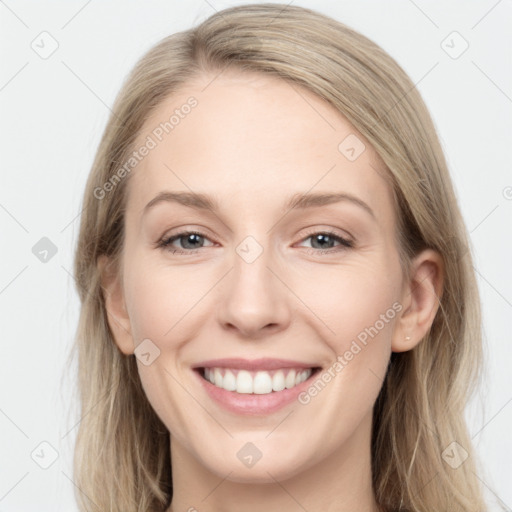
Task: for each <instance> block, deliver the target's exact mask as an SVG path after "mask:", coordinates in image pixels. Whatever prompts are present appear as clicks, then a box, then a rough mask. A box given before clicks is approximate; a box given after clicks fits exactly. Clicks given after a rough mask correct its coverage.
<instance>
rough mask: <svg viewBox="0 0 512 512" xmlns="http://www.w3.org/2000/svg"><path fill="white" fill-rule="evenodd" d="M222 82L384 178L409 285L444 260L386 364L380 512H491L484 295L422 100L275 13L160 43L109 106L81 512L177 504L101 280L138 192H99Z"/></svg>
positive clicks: (92, 276) (83, 403)
mask: <svg viewBox="0 0 512 512" xmlns="http://www.w3.org/2000/svg"><path fill="white" fill-rule="evenodd" d="M227 67H230V68H234V69H237V70H241V71H243V70H249V71H257V72H261V73H268V74H271V75H273V76H277V77H280V78H282V79H284V80H287V81H289V82H290V83H291V84H295V85H299V86H303V87H305V88H307V89H309V90H311V91H313V92H314V93H316V94H317V95H318V96H320V97H321V98H324V99H325V100H327V101H328V102H329V103H330V104H331V105H333V106H334V107H335V108H336V109H338V110H339V111H340V112H341V113H342V114H343V115H344V116H345V117H346V118H347V119H348V121H349V122H351V123H352V124H353V126H354V127H355V128H356V129H357V130H359V132H360V133H361V134H362V135H364V137H366V138H367V140H368V141H369V142H370V143H371V145H372V146H373V148H374V149H375V150H376V151H377V153H378V154H379V155H380V158H381V159H382V161H383V162H384V163H385V165H386V167H387V171H388V174H389V180H390V184H391V185H392V188H393V193H394V198H395V207H396V210H397V214H398V219H399V221H398V240H399V248H400V254H401V259H402V265H403V268H404V270H405V271H407V268H408V265H409V262H410V260H411V258H412V257H413V256H414V255H415V254H416V253H417V252H418V251H419V250H421V249H423V248H432V249H434V250H436V251H438V252H439V253H440V254H441V255H442V258H443V260H444V261H443V262H444V269H445V279H444V290H443V294H442V296H441V298H440V307H439V310H438V313H437V315H436V317H435V319H434V322H433V325H432V327H431V329H430V331H429V333H428V334H427V336H425V338H424V339H423V340H422V342H421V343H419V344H418V345H417V346H416V347H415V348H414V349H413V350H410V351H408V352H401V353H393V354H392V355H391V360H390V364H389V366H388V371H387V374H386V376H385V380H384V383H383V386H382V390H381V392H380V395H379V397H378V399H377V401H376V403H375V406H374V418H373V430H372V444H371V454H372V477H373V488H374V492H375V496H376V499H377V502H378V503H379V505H380V506H381V507H382V509H383V510H386V511H388V510H395V509H401V510H411V511H422V512H427V511H428V512H432V511H434V510H435V511H448V510H450V512H458V511H460V512H462V511H464V512H470V511H474V512H477V511H478V512H482V511H484V510H485V509H486V507H485V504H484V501H483V498H482V495H481V492H482V491H481V488H480V486H479V482H478V478H477V476H476V474H477V470H476V466H477V464H476V459H475V453H474V450H473V448H472V446H471V440H470V438H469V435H468V431H467V426H466V423H465V419H464V410H465V407H466V405H467V403H468V401H469V399H470V398H471V396H472V394H473V393H474V390H475V389H476V387H477V384H478V382H479V380H480V377H481V372H482V357H483V354H482V352H483V351H482V339H481V325H480V324H481V321H480V309H479V308H480V306H479V298H478V289H477V286H476V280H475V275H474V271H473V268H472V258H471V253H470V250H469V245H468V236H467V232H466V228H465V226H464V223H463V220H462V217H461V214H460V211H459V208H458V205H457V200H456V196H455V194H454V190H453V187H452V183H451V180H450V176H449V173H448V169H447V164H446V161H445V158H444V155H443V151H442V148H441V146H440V143H439V140H438V137H437V134H436V131H435V128H434V125H433V122H432V120H431V118H430V115H429V113H428V111H427V109H426V106H425V104H424V103H423V101H422V99H421V96H420V94H419V93H418V91H417V90H416V88H415V87H414V84H413V83H412V82H411V80H410V79H409V78H408V77H407V75H406V74H405V72H404V71H403V70H402V69H401V68H400V66H399V65H398V64H397V63H396V62H395V61H394V60H393V59H392V58H391V57H390V56H389V55H388V54H387V53H386V52H384V50H383V49H381V48H380V47H379V46H378V45H376V44H375V43H373V42H372V41H371V40H369V39H367V38H366V37H364V36H363V35H361V34H359V33H357V32H355V31H354V30H352V29H350V28H348V27H347V26H345V25H343V24H341V23H339V22H337V21H335V20H333V19H331V18H329V17H327V16H325V15H322V14H320V13H317V12H315V11H313V10H310V9H306V8H301V7H293V6H288V7H284V6H283V5H278V4H271V3H267V4H254V5H245V6H238V7H233V8H229V9H225V10H223V11H220V12H218V13H216V14H214V15H213V16H211V17H210V18H208V19H207V20H206V21H204V22H202V23H201V24H200V25H198V26H197V27H194V28H192V29H190V30H186V31H183V32H180V33H176V34H173V35H171V36H169V37H166V38H165V39H163V40H162V41H161V42H159V43H158V44H157V45H156V46H154V47H153V48H151V49H150V50H149V51H148V52H147V53H146V54H145V55H144V56H143V57H142V58H141V59H140V60H139V62H138V63H137V64H136V66H135V68H134V69H133V71H132V72H131V73H130V75H129V76H128V78H127V80H126V81H125V83H124V85H123V87H122V89H121V91H120V93H119V95H118V97H117V99H116V101H115V104H114V106H113V114H112V116H111V117H110V119H109V121H108V124H107V126H106V129H105V132H104V134H103V137H102V140H101V143H100V145H99V148H98V152H97V154H96V158H95V160H94V163H93V166H92V169H91V172H90V175H89V178H88V181H87V185H86V190H85V195H84V200H83V205H82V207H83V213H82V217H81V222H80V232H79V238H78V243H77V248H76V254H75V267H74V273H75V278H76V282H77V289H78V293H79V296H80V300H81V312H80V318H79V324H78V329H77V334H76V342H75V345H74V347H73V352H72V354H71V356H72V357H74V355H76V354H78V379H79V381H78V392H79V397H78V398H79V401H80V407H81V411H82V420H81V422H80V425H79V430H78V433H77V439H76V446H75V453H74V475H73V477H74V481H75V484H76V486H77V491H76V498H77V501H78V503H79V507H80V510H81V511H82V512H85V511H92V510H98V509H99V510H105V511H106V510H109V511H112V512H113V511H117V512H129V511H134V512H135V511H138V512H148V511H150V512H157V511H163V510H165V509H166V508H167V507H168V506H169V504H170V501H171V498H172V475H171V465H170V456H169V435H170V434H169V432H168V431H167V429H166V427H165V425H164V424H163V423H162V422H161V420H160V419H159V418H158V417H157V415H156V413H155V412H154V411H153V409H152V407H151V406H150V404H149V402H148V400H147V398H146V396H145V394H144V391H143V389H142V386H141V383H140V380H139V376H138V371H137V365H136V361H135V358H134V356H125V355H123V354H122V353H121V352H120V351H119V349H118V348H117V346H116V345H115V343H114V341H113V337H112V334H111V331H110V329H109V326H108V323H107V315H106V311H105V302H104V296H103V293H102V288H101V282H100V274H99V270H98V267H97V262H98V257H99V256H100V255H103V254H105V255H108V256H110V257H111V259H112V261H114V262H119V257H120V255H121V252H122V248H123V233H124V206H125V195H126V194H125V191H126V186H127V183H128V181H129V179H128V178H127V179H124V180H120V181H119V183H116V187H115V190H114V191H112V192H110V193H106V194H104V197H98V193H95V190H98V187H102V185H103V184H105V183H106V182H108V181H109V179H111V177H112V176H113V175H114V174H115V173H116V171H118V169H119V166H120V165H121V164H122V163H123V162H126V161H127V159H128V158H129V156H130V154H131V152H133V150H134V141H135V139H136V137H137V136H138V135H139V134H140V130H141V127H142V126H143V124H144V121H145V120H146V119H147V117H148V116H149V114H150V113H151V112H152V111H153V110H154V109H155V108H156V107H157V106H158V105H159V104H160V103H161V101H162V100H163V99H164V98H166V97H168V96H169V95H170V94H172V93H173V92H175V91H177V90H178V89H179V88H181V87H183V86H186V83H187V81H189V80H190V79H193V78H194V77H196V76H198V74H200V73H204V72H208V73H211V76H212V77H213V76H214V75H215V74H218V73H219V72H220V71H221V70H223V69H225V68H227ZM454 442H456V443H458V444H456V445H455V444H452V443H454ZM461 447H462V449H463V450H465V452H467V454H468V455H469V456H468V458H467V459H466V460H464V461H463V463H462V464H460V465H459V466H458V467H454V465H453V464H449V463H448V462H446V460H447V458H446V453H449V454H450V456H451V457H452V456H453V454H454V453H456V454H457V456H458V457H459V458H460V459H461V460H462V459H463V458H464V456H463V455H461V454H464V452H463V451H462V450H461ZM446 450H448V452H446ZM450 450H451V451H450ZM453 450H455V451H453ZM457 450H458V451H457Z"/></svg>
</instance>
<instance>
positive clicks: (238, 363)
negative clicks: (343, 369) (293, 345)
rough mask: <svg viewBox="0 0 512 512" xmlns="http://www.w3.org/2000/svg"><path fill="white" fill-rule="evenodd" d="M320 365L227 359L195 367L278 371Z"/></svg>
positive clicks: (265, 359) (274, 360)
mask: <svg viewBox="0 0 512 512" xmlns="http://www.w3.org/2000/svg"><path fill="white" fill-rule="evenodd" d="M316 367H318V365H315V364H310V363H302V362H300V361H292V360H290V359H270V358H261V359H241V358H225V359H209V360H208V361H203V362H201V363H198V364H196V365H194V368H195V369H198V368H232V369H234V370H248V371H257V370H278V369H280V368H304V369H306V368H316Z"/></svg>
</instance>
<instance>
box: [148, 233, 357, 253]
mask: <svg viewBox="0 0 512 512" xmlns="http://www.w3.org/2000/svg"><path fill="white" fill-rule="evenodd" d="M188 235H198V236H200V237H202V238H206V239H208V237H207V236H206V235H205V234H204V233H201V232H199V231H182V232H180V233H177V234H176V235H172V236H170V237H167V238H162V239H161V240H160V241H159V242H157V247H158V248H161V249H164V250H167V251H169V252H172V253H173V254H174V253H178V254H195V253H196V252H197V251H198V250H200V249H202V247H200V248H199V249H188V250H185V249H179V248H171V247H169V246H170V245H171V244H172V243H173V242H174V241H175V240H178V239H179V238H182V237H186V236H188ZM314 235H328V236H329V237H330V238H332V239H333V240H334V241H335V242H339V243H340V245H339V246H338V247H331V248H329V249H315V248H314V247H311V248H309V247H308V248H307V249H312V250H314V251H316V252H320V251H322V252H323V253H337V252H340V251H344V250H347V249H351V248H353V247H354V243H353V242H352V241H351V240H347V239H346V238H343V237H341V236H339V235H337V234H336V233H335V232H333V231H329V230H326V231H310V232H309V233H308V234H307V235H306V236H305V237H304V238H303V239H302V240H301V242H304V241H305V240H307V239H308V238H311V237H312V236H314Z"/></svg>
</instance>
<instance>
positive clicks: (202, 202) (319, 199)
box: [143, 191, 376, 220]
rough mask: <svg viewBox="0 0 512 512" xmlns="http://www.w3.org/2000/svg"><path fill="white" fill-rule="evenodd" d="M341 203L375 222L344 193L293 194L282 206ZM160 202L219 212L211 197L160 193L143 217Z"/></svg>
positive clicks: (358, 202)
mask: <svg viewBox="0 0 512 512" xmlns="http://www.w3.org/2000/svg"><path fill="white" fill-rule="evenodd" d="M342 201H349V202H351V203H353V204H355V205H357V206H359V207H360V208H362V209H363V210H365V211H366V212H367V213H368V214H369V215H370V216H371V217H373V218H374V219H375V220H376V216H375V213H374V212H373V210H372V209H371V208H370V207H369V206H368V205H367V204H366V203H365V202H364V201H363V200H362V199H359V198H358V197H356V196H354V195H352V194H348V193H345V192H338V193H331V194H327V193H307V194H301V193H298V194H294V195H292V196H291V197H290V198H289V199H288V201H287V202H286V203H285V205H284V209H285V210H287V211H288V210H292V209H296V208H298V209H301V210H304V209H306V208H312V207H320V206H326V205H330V204H334V203H339V202H342ZM161 202H170V203H178V204H181V205H183V206H188V207H190V208H195V209H197V210H210V211H212V212H214V213H215V212H218V211H219V210H220V205H219V202H218V201H217V200H216V199H214V198H213V197H211V196H208V195H206V194H201V193H197V192H168V191H164V192H160V193H159V194H158V195H157V196H155V197H154V198H153V199H151V201H149V203H148V204H147V205H146V206H145V207H144V211H143V215H145V214H146V213H147V212H148V211H149V210H150V209H151V208H153V207H154V206H155V205H156V204H158V203H161Z"/></svg>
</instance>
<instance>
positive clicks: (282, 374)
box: [204, 368, 313, 395]
mask: <svg viewBox="0 0 512 512" xmlns="http://www.w3.org/2000/svg"><path fill="white" fill-rule="evenodd" d="M312 372H313V370H312V369H311V368H308V369H307V370H294V369H291V370H290V369H288V368H286V369H283V370H277V371H276V370H273V371H271V372H266V371H257V372H248V371H247V370H231V369H229V370H228V369H224V368H205V369H204V377H205V379H206V380H208V381H210V382H211V383H212V384H213V385H214V386H217V387H218V388H222V389H225V390H227V391H234V392H236V393H241V394H252V393H253V394H256V395H267V394H269V393H272V392H273V391H282V390H283V389H285V388H286V389H291V388H293V387H294V386H297V385H298V384H300V383H301V382H304V381H305V380H306V379H308V378H309V377H310V375H311V373H312Z"/></svg>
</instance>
